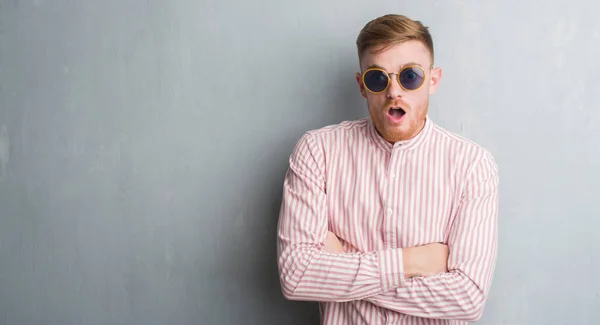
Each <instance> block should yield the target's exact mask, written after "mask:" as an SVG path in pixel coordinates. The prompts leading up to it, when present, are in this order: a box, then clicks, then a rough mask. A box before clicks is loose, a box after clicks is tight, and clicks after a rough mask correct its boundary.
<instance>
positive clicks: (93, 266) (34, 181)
mask: <svg viewBox="0 0 600 325" xmlns="http://www.w3.org/2000/svg"><path fill="white" fill-rule="evenodd" d="M598 10H600V5H598V4H597V3H594V2H592V1H585V0H572V1H557V0H553V1H495V2H493V3H491V2H487V4H484V3H483V2H482V1H476V0H471V1H458V0H455V1H411V2H409V1H378V2H376V4H375V3H373V2H367V1H354V2H348V1H342V0H338V1H316V0H313V1H296V2H289V1H275V0H270V1H262V2H258V1H232V0H229V1H222V0H221V1H185V0H179V1H158V0H156V1H133V0H108V1H107V0H105V1H66V0H53V1H44V0H35V1H18V0H14V1H0V173H1V175H0V177H1V178H0V262H1V264H0V323H2V324H11V325H12V324H63V325H64V324H308V323H310V322H312V323H317V322H318V317H317V310H316V305H315V304H311V303H293V302H288V301H285V300H283V299H282V296H281V293H280V289H279V284H278V280H277V268H276V260H275V227H276V222H277V213H278V209H279V204H280V199H281V197H280V195H281V186H282V180H283V176H284V173H285V170H286V163H287V158H288V155H289V154H290V152H291V150H292V149H293V145H294V144H295V142H296V141H297V140H298V138H299V137H300V135H301V134H302V133H303V132H304V131H306V130H308V129H313V128H317V127H321V126H324V125H327V124H331V123H337V122H340V121H342V120H347V119H354V118H358V117H363V116H366V114H367V112H366V109H365V107H364V102H363V101H362V99H361V98H360V96H359V94H358V91H357V89H356V86H355V82H354V72H355V71H356V70H357V62H356V56H355V50H354V40H355V37H356V35H357V33H358V30H359V29H360V28H361V27H362V26H363V24H364V23H366V21H367V20H370V19H372V18H374V17H375V16H378V15H381V14H384V13H388V12H397V13H404V14H407V15H410V16H412V17H414V18H418V19H421V20H423V21H424V22H425V23H426V24H428V25H430V26H431V28H432V33H433V35H434V38H435V42H436V52H437V58H438V59H437V63H438V65H440V66H441V67H443V68H444V78H443V79H442V85H441V89H440V91H439V93H438V94H436V95H435V97H434V98H433V99H432V107H431V113H430V115H431V117H432V118H433V119H434V120H435V121H436V122H438V123H439V124H441V125H442V126H444V127H446V128H448V129H450V130H452V131H455V132H458V133H460V134H463V135H465V136H468V137H470V138H471V139H473V140H475V141H477V142H479V143H480V144H482V145H484V146H486V147H487V148H489V149H490V150H491V151H492V152H493V153H494V155H495V156H496V158H497V161H498V164H499V166H500V168H501V215H500V216H501V218H500V226H501V228H500V251H499V258H498V266H497V272H496V277H495V280H494V284H493V288H492V293H491V297H490V298H489V302H488V305H487V308H486V310H485V314H484V317H483V319H482V320H481V322H480V323H481V324H490V325H501V324H502V325H506V324H511V325H512V324H523V325H542V324H543V325H558V324H569V325H570V324H600V236H599V235H598V229H599V227H600V172H599V171H598V170H599V169H598V167H600V109H599V107H598V106H599V105H600V95H599V94H598V89H599V87H600V67H599V65H598V63H597V60H598V58H600V22H597V21H595V18H596V12H597V11H598Z"/></svg>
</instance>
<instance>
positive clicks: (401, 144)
mask: <svg viewBox="0 0 600 325" xmlns="http://www.w3.org/2000/svg"><path fill="white" fill-rule="evenodd" d="M367 128H368V134H369V137H370V138H371V140H373V141H374V142H375V143H376V144H377V145H378V146H379V147H381V148H382V149H383V150H386V151H392V150H412V149H414V148H417V147H418V146H420V145H421V144H423V143H424V142H425V141H427V139H429V137H430V135H431V130H432V129H433V121H431V119H430V118H429V116H426V117H425V126H424V127H423V129H422V130H421V131H420V132H419V133H418V134H417V135H416V136H414V137H413V138H411V139H408V140H403V141H398V142H396V143H393V144H392V143H389V142H388V141H387V140H385V139H384V138H383V137H382V136H381V135H379V133H377V129H376V128H375V124H373V120H371V119H370V118H369V119H368V123H367Z"/></svg>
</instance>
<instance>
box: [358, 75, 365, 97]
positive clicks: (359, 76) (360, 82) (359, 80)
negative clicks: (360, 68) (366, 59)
mask: <svg viewBox="0 0 600 325" xmlns="http://www.w3.org/2000/svg"><path fill="white" fill-rule="evenodd" d="M356 82H357V83H358V89H359V90H360V94H361V96H363V97H364V98H367V92H366V90H365V85H363V83H362V75H361V74H360V72H357V73H356Z"/></svg>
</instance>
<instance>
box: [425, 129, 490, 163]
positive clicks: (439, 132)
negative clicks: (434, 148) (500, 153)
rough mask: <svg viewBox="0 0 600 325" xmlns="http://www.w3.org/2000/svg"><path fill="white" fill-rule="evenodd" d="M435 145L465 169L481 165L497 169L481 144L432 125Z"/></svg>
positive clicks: (487, 150) (487, 151) (488, 151)
mask: <svg viewBox="0 0 600 325" xmlns="http://www.w3.org/2000/svg"><path fill="white" fill-rule="evenodd" d="M432 133H433V137H434V139H435V143H436V144H438V145H439V146H441V149H442V151H443V152H444V154H445V155H446V156H447V157H448V158H449V159H451V160H453V161H454V162H455V163H458V164H459V165H462V166H464V167H465V168H467V169H473V168H475V167H476V166H479V165H481V164H486V165H488V166H489V167H490V168H493V169H497V168H498V166H497V164H496V160H495V158H494V156H493V154H492V153H491V151H490V150H489V149H488V148H485V147H484V146H482V145H481V144H479V143H477V142H475V141H473V140H471V139H469V138H467V137H465V136H462V135H459V134H457V133H455V132H452V131H450V130H448V129H446V128H444V127H442V126H440V125H438V124H434V125H433V130H432Z"/></svg>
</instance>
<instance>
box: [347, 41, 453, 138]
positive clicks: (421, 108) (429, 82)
mask: <svg viewBox="0 0 600 325" xmlns="http://www.w3.org/2000/svg"><path fill="white" fill-rule="evenodd" d="M431 65H432V63H431V57H430V54H429V50H428V49H427V47H425V45H423V43H421V42H419V41H407V42H404V43H400V44H396V45H394V46H391V47H389V48H387V49H386V50H384V51H382V52H379V53H372V52H371V51H369V50H367V51H366V53H365V54H364V56H363V58H362V62H361V63H360V68H361V72H360V73H357V74H356V81H357V82H358V85H359V88H360V93H361V94H362V96H363V97H364V98H366V100H367V106H368V108H369V115H370V116H371V119H372V121H373V124H374V125H375V127H376V129H377V131H378V132H379V134H380V135H381V136H382V137H383V138H384V139H386V140H387V141H389V142H391V143H394V142H397V141H403V140H408V139H410V138H412V137H414V136H416V135H417V134H418V133H419V132H420V131H421V130H422V129H423V127H424V125H425V119H426V116H427V109H428V106H429V96H430V95H432V94H434V93H435V91H436V90H437V87H438V83H439V81H440V79H441V76H442V71H441V69H439V68H432V67H431ZM407 66H415V67H416V69H414V70H412V71H406V72H405V73H403V74H401V77H400V79H401V80H402V83H403V84H405V85H411V82H412V85H414V84H415V83H414V80H415V78H417V79H418V78H419V76H418V73H419V72H420V71H421V70H419V69H418V67H420V68H422V69H423V70H422V71H424V81H423V84H422V85H421V86H420V87H419V88H417V89H415V90H406V89H403V88H402V86H401V85H400V83H399V82H398V73H399V72H400V70H401V69H402V68H403V67H407ZM369 68H379V69H381V70H384V71H385V72H387V73H388V74H389V77H390V83H389V85H388V87H387V89H385V90H384V91H381V92H379V93H373V92H371V91H369V90H368V89H367V88H366V87H365V85H364V83H363V79H362V72H364V71H366V70H367V69H369ZM415 72H416V74H415ZM379 77H381V75H380V76H379ZM371 79H372V78H371ZM378 80H379V81H381V80H384V79H378ZM383 85H385V82H384V83H383ZM417 85H418V84H417ZM405 88H409V87H405Z"/></svg>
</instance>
